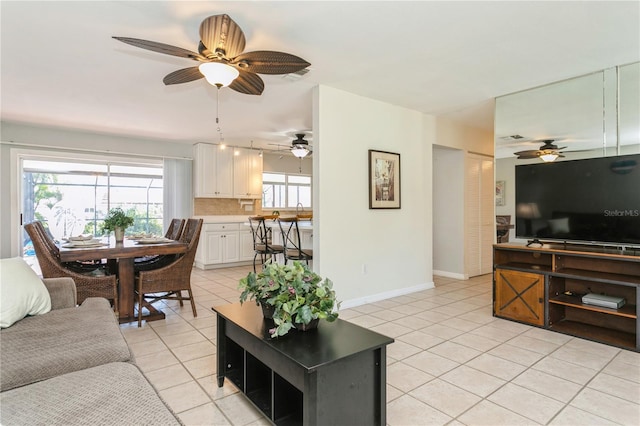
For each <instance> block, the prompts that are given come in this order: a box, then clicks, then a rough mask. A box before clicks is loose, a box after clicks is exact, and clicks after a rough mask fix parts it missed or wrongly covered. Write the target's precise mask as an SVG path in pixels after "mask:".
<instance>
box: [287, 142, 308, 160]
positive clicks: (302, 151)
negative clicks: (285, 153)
mask: <svg viewBox="0 0 640 426" xmlns="http://www.w3.org/2000/svg"><path fill="white" fill-rule="evenodd" d="M291 153H292V154H293V155H294V156H296V157H298V158H304V157H306V156H307V154H309V150H308V149H307V148H306V147H304V146H300V145H296V146H294V147H293V148H291Z"/></svg>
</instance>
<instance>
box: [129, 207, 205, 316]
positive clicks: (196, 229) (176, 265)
mask: <svg viewBox="0 0 640 426" xmlns="http://www.w3.org/2000/svg"><path fill="white" fill-rule="evenodd" d="M202 223H203V220H202V219H187V221H186V224H185V226H184V229H183V230H182V233H181V235H180V239H179V241H180V242H182V243H185V244H187V250H186V251H185V253H183V254H181V255H178V256H177V258H176V259H175V260H174V261H173V262H171V263H170V264H168V265H166V266H163V267H161V268H157V269H153V270H150V271H140V272H139V273H138V275H137V276H136V294H137V298H138V327H140V326H141V325H142V309H143V307H144V306H148V305H150V304H153V303H155V302H157V301H158V300H167V299H168V300H178V301H179V302H180V306H183V300H185V299H186V300H189V301H190V302H191V310H192V312H193V316H194V317H197V316H198V313H197V311H196V304H195V301H194V299H193V292H192V291H191V269H192V268H193V262H194V260H195V256H196V250H197V249H198V241H199V239H200V231H201V230H202ZM183 290H186V291H187V293H188V297H184V296H183V295H182V291H183Z"/></svg>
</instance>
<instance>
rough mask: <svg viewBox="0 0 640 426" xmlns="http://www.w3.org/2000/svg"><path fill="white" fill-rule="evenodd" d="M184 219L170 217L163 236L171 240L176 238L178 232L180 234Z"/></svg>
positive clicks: (178, 236)
mask: <svg viewBox="0 0 640 426" xmlns="http://www.w3.org/2000/svg"><path fill="white" fill-rule="evenodd" d="M184 222H185V220H184V219H172V220H171V223H170V224H169V227H168V228H167V232H166V233H165V234H164V236H165V238H169V239H171V240H178V238H180V234H182V228H184Z"/></svg>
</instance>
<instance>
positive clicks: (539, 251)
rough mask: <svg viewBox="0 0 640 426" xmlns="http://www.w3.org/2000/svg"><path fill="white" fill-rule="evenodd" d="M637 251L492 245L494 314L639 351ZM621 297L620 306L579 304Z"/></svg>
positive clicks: (639, 266) (639, 255)
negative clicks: (596, 297) (595, 297)
mask: <svg viewBox="0 0 640 426" xmlns="http://www.w3.org/2000/svg"><path fill="white" fill-rule="evenodd" d="M639 288H640V252H639V251H637V250H632V251H630V250H624V251H620V250H613V249H610V248H603V247H597V246H593V247H588V246H583V245H571V244H544V245H542V246H541V247H530V246H526V245H525V244H496V245H494V279H493V314H494V316H496V317H500V318H505V319H510V320H514V321H519V322H523V323H527V324H530V325H534V326H538V327H543V328H546V329H549V330H554V331H558V332H561V333H565V334H569V335H572V336H577V337H582V338H586V339H590V340H594V341H597V342H601V343H605V344H609V345H613V346H618V347H621V348H625V349H629V350H634V351H639V352H640V321H639V319H638V308H637V307H638V305H639V304H640V291H639ZM586 293H595V294H605V295H609V296H616V297H623V298H624V299H625V304H624V306H622V307H620V308H619V309H613V308H606V307H600V306H594V305H591V304H584V303H582V298H581V296H582V295H583V294H586Z"/></svg>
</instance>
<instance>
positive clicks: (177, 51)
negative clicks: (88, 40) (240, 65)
mask: <svg viewBox="0 0 640 426" xmlns="http://www.w3.org/2000/svg"><path fill="white" fill-rule="evenodd" d="M113 38H115V39H116V40H119V41H121V42H123V43H127V44H130V45H131V46H135V47H139V48H141V49H147V50H151V51H154V52H158V53H164V54H165V55H173V56H180V57H181V58H189V59H193V60H195V61H202V60H206V59H205V58H204V57H203V56H201V55H200V54H198V53H196V52H192V51H190V50H187V49H183V48H181V47H176V46H171V45H169V44H164V43H158V42H156V41H149V40H142V39H139V38H131V37H116V36H113Z"/></svg>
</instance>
